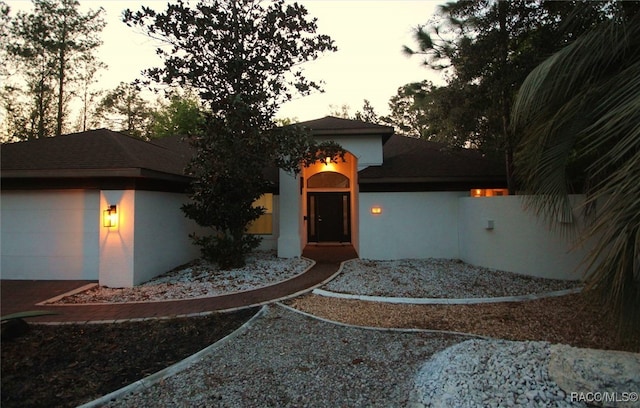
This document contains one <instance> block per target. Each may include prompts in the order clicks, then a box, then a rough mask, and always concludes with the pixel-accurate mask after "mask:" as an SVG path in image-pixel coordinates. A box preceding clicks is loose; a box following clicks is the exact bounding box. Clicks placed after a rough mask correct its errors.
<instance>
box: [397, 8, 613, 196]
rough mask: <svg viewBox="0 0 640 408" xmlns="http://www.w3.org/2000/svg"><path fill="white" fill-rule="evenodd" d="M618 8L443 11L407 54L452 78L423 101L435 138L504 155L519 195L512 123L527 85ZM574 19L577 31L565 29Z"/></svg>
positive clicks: (422, 29) (418, 104)
mask: <svg viewBox="0 0 640 408" xmlns="http://www.w3.org/2000/svg"><path fill="white" fill-rule="evenodd" d="M576 4H582V7H577V6H576ZM613 5H615V3H613V2H606V3H605V2H553V1H544V0H537V1H526V0H518V1H457V2H450V3H447V4H446V5H444V6H441V8H440V15H439V16H438V18H437V19H435V20H432V21H431V22H430V23H429V24H427V25H423V26H420V27H419V28H418V29H417V30H416V31H415V33H414V34H415V40H416V43H417V48H415V49H412V48H409V47H405V52H406V53H407V54H408V55H421V56H423V57H424V64H425V65H426V66H427V67H429V68H431V69H435V70H443V71H444V72H445V73H446V75H447V83H448V84H447V86H446V87H439V88H434V87H431V88H430V89H426V90H424V91H423V92H422V94H421V95H420V97H419V98H417V96H418V95H416V99H415V102H416V103H415V109H417V110H419V111H420V112H422V113H424V115H425V116H426V119H427V121H428V129H429V130H428V132H427V135H428V137H429V138H433V139H437V140H440V141H448V142H449V143H450V144H452V145H454V146H464V145H471V146H476V147H478V148H481V149H482V150H483V151H484V152H485V153H491V152H503V153H504V156H505V159H506V162H507V172H508V181H509V185H510V188H511V190H512V191H514V189H515V184H514V179H513V167H512V165H513V151H514V148H515V145H516V144H517V135H516V134H515V133H514V132H513V130H512V129H511V128H510V127H509V118H510V115H511V106H512V104H513V100H514V97H515V95H516V93H517V91H518V89H519V87H520V84H521V83H522V82H523V81H524V78H525V77H526V76H527V74H528V73H529V72H530V71H531V70H532V69H533V68H534V67H535V66H536V65H537V64H538V63H540V62H541V61H542V60H543V59H544V58H546V57H547V56H548V55H550V54H551V53H552V52H554V51H556V50H558V49H559V48H560V47H562V46H563V45H565V44H566V43H567V42H568V41H571V40H572V39H574V38H575V36H577V35H579V34H580V33H582V32H584V31H585V30H587V29H588V28H589V27H590V26H592V25H593V24H595V23H597V22H599V21H602V20H603V19H605V18H606V16H607V15H608V14H609V13H610V12H611V11H610V10H611V8H612V7H613V8H614V6H613ZM576 10H580V11H581V12H580V13H579V14H577V13H576ZM570 15H573V16H574V17H573V21H574V22H576V24H572V25H566V24H564V25H563V24H562V21H565V20H566V19H567V17H568V16H570ZM422 130H424V129H418V131H419V132H421V131H422ZM414 132H415V130H414Z"/></svg>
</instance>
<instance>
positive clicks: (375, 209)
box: [371, 206, 382, 215]
mask: <svg viewBox="0 0 640 408" xmlns="http://www.w3.org/2000/svg"><path fill="white" fill-rule="evenodd" d="M371 214H373V215H380V214H382V207H379V206H374V207H371Z"/></svg>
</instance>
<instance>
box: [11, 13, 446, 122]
mask: <svg viewBox="0 0 640 408" xmlns="http://www.w3.org/2000/svg"><path fill="white" fill-rule="evenodd" d="M298 2H299V3H301V4H303V5H304V6H305V7H306V8H307V10H308V11H309V15H310V16H312V17H317V18H318V32H319V33H321V34H328V35H329V36H331V38H333V40H334V41H335V43H336V45H337V46H338V51H337V52H335V53H329V54H325V55H323V56H322V57H321V58H320V59H318V60H317V61H314V62H310V63H307V64H306V65H304V67H305V73H306V75H307V77H309V78H310V79H313V80H323V81H324V82H325V85H324V89H325V93H322V94H319V93H316V94H313V95H310V96H307V97H304V98H298V99H296V100H293V101H291V102H289V103H287V104H285V105H283V106H282V108H281V110H280V112H279V114H278V117H290V118H293V117H295V118H298V119H299V120H309V119H315V118H319V117H323V116H326V115H328V114H329V112H330V105H333V106H335V107H339V106H341V105H344V104H347V105H349V106H350V108H351V113H352V114H353V113H355V111H356V110H358V109H361V108H362V104H363V100H364V99H368V100H369V101H371V103H372V105H373V106H374V108H375V110H376V112H377V113H379V114H386V113H388V105H387V103H388V101H389V98H391V97H392V96H393V95H395V94H396V91H397V89H398V87H400V86H402V85H404V84H406V83H409V82H415V81H421V80H423V79H430V80H432V81H434V82H441V81H442V80H441V75H440V74H439V73H434V72H431V71H429V70H428V69H427V68H425V67H423V66H422V65H421V60H420V58H419V57H413V58H408V57H406V56H404V55H403V54H402V46H403V45H409V46H412V45H414V42H413V40H412V35H411V33H412V29H414V28H415V27H416V26H417V25H419V24H424V23H426V22H427V21H428V20H429V19H430V17H431V16H432V15H433V13H434V12H435V11H436V9H437V6H438V5H439V4H443V3H444V2H445V1H444V0H442V1H441V0H413V1H409V0H353V1H343V0H298ZM7 3H8V4H9V6H10V7H11V8H12V14H13V12H15V11H17V10H31V9H32V7H31V2H30V1H27V0H9V1H8V2H7ZM80 4H81V8H82V10H83V11H86V10H88V9H94V10H95V9H97V8H99V7H103V8H104V9H105V11H106V14H105V20H106V21H107V26H106V28H105V29H104V31H103V33H102V38H103V41H104V44H103V45H102V47H101V49H100V51H99V53H98V54H99V57H100V59H101V60H102V61H103V62H105V63H106V64H107V65H108V68H107V69H106V70H104V71H102V73H101V74H100V82H99V88H101V89H113V88H115V87H116V86H117V85H118V83H120V82H121V81H124V82H130V81H132V80H134V79H136V78H140V77H141V75H140V71H141V70H143V69H144V68H149V67H153V66H161V65H162V62H161V60H160V59H159V58H158V57H157V56H156V55H155V46H154V42H153V41H152V40H151V39H149V38H147V37H146V36H144V35H142V34H141V33H139V32H138V31H136V30H135V29H132V28H129V27H127V26H126V25H125V24H124V23H122V22H121V17H120V16H121V14H122V11H123V10H124V9H126V8H130V9H131V10H134V11H136V10H139V9H140V7H141V6H142V5H145V6H149V7H152V8H154V9H157V10H164V9H165V8H166V4H167V0H140V1H120V0H109V1H88V0H80Z"/></svg>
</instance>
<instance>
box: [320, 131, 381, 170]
mask: <svg viewBox="0 0 640 408" xmlns="http://www.w3.org/2000/svg"><path fill="white" fill-rule="evenodd" d="M315 139H316V140H318V141H326V140H333V141H334V142H336V143H338V144H340V146H342V147H343V148H344V149H345V150H347V151H348V152H350V153H351V154H353V155H354V156H355V157H356V158H357V163H358V170H362V169H364V168H365V167H368V166H379V165H381V164H382V155H383V153H382V136H380V135H358V136H355V137H354V136H331V137H319V136H316V137H315Z"/></svg>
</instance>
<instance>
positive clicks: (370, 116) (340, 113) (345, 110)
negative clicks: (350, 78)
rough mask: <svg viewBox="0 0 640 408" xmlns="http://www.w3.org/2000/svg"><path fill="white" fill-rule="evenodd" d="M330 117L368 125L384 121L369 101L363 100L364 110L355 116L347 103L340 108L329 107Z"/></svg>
mask: <svg viewBox="0 0 640 408" xmlns="http://www.w3.org/2000/svg"><path fill="white" fill-rule="evenodd" d="M329 115H331V116H335V117H337V118H342V119H352V120H359V121H362V122H367V123H380V122H382V120H383V118H382V117H380V116H379V115H378V114H377V113H376V111H375V109H374V107H373V106H372V105H371V102H370V101H369V100H368V99H364V100H363V102H362V110H357V111H356V112H355V113H354V114H353V115H351V107H350V106H349V105H348V104H346V103H345V104H342V105H340V106H336V105H329Z"/></svg>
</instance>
